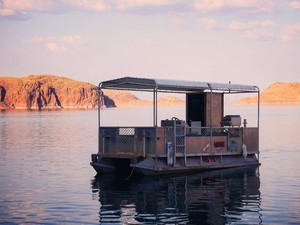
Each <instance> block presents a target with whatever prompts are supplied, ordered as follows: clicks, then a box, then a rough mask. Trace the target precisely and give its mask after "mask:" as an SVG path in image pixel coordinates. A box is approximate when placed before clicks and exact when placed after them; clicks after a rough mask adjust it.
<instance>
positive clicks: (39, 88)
mask: <svg viewBox="0 0 300 225" xmlns="http://www.w3.org/2000/svg"><path fill="white" fill-rule="evenodd" d="M100 101H101V103H100V105H101V106H106V107H114V106H115V103H114V101H113V100H112V99H110V98H109V97H107V96H104V97H101V98H100ZM97 106H98V92H97V89H96V86H95V85H92V84H89V83H85V82H79V81H75V80H71V79H68V78H65V77H58V76H52V75H29V76H26V77H21V78H16V77H0V109H55V108H95V107H97Z"/></svg>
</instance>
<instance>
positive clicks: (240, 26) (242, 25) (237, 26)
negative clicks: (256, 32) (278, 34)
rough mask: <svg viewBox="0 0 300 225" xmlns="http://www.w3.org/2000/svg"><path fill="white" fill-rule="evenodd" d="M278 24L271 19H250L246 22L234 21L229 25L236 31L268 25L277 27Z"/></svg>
mask: <svg viewBox="0 0 300 225" xmlns="http://www.w3.org/2000/svg"><path fill="white" fill-rule="evenodd" d="M275 26H276V24H275V23H274V22H273V21H271V20H264V21H249V22H246V23H242V22H232V23H230V24H229V25H228V29H229V30H234V31H248V30H252V29H257V28H268V27H270V28H271V27H275Z"/></svg>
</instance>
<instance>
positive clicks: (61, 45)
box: [31, 35, 83, 53]
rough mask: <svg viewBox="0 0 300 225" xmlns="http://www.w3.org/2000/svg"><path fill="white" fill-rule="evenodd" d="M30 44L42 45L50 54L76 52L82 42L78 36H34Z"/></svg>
mask: <svg viewBox="0 0 300 225" xmlns="http://www.w3.org/2000/svg"><path fill="white" fill-rule="evenodd" d="M31 42H32V43H35V44H41V45H44V46H45V47H46V48H47V49H48V50H50V51H51V52H55V53H60V52H65V51H69V52H70V51H71V52H72V51H74V50H76V49H77V48H78V47H79V46H80V44H82V42H83V41H82V38H81V37H80V36H79V35H62V36H47V37H42V36H36V37H34V38H33V39H32V40H31Z"/></svg>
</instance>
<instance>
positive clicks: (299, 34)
mask: <svg viewBox="0 0 300 225" xmlns="http://www.w3.org/2000/svg"><path fill="white" fill-rule="evenodd" d="M297 38H300V24H292V25H288V26H287V27H286V29H285V30H284V32H283V34H282V36H281V40H282V41H284V42H290V41H294V40H295V39H297Z"/></svg>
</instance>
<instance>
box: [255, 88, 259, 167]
mask: <svg viewBox="0 0 300 225" xmlns="http://www.w3.org/2000/svg"><path fill="white" fill-rule="evenodd" d="M256 88H257V90H258V93H257V129H258V130H257V133H258V140H257V142H258V162H259V155H260V151H259V116H260V112H259V111H260V90H259V88H258V87H256Z"/></svg>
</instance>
